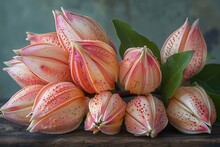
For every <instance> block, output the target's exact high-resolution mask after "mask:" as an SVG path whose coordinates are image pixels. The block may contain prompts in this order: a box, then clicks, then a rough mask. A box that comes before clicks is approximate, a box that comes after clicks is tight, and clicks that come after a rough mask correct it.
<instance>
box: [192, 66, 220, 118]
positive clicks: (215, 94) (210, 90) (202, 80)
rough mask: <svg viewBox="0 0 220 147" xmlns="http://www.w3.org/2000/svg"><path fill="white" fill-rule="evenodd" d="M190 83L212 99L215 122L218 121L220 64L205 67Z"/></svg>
mask: <svg viewBox="0 0 220 147" xmlns="http://www.w3.org/2000/svg"><path fill="white" fill-rule="evenodd" d="M190 82H191V83H196V84H197V85H199V86H201V87H203V88H204V90H205V91H206V92H207V94H208V95H209V96H210V97H211V98H212V100H213V102H214V104H215V108H216V112H217V121H220V64H207V65H205V66H204V68H203V69H202V71H201V72H200V73H199V74H197V75H195V76H194V77H192V79H191V80H190Z"/></svg>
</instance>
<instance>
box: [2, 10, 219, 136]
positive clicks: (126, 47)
mask: <svg viewBox="0 0 220 147" xmlns="http://www.w3.org/2000/svg"><path fill="white" fill-rule="evenodd" d="M61 10H62V12H61V11H58V10H55V11H53V15H54V19H55V25H56V32H50V33H44V34H37V33H32V32H27V40H28V41H29V42H30V45H28V46H25V47H24V48H21V49H18V50H14V52H15V53H16V54H17V56H15V57H13V59H11V60H10V61H7V62H5V64H6V65H7V66H8V67H6V68H4V69H3V70H4V71H6V72H7V73H8V74H9V75H10V76H11V77H12V78H13V79H14V80H15V82H16V83H17V84H18V85H19V86H21V90H19V91H18V92H17V93H15V94H14V95H13V96H12V97H11V98H10V99H9V100H8V102H7V103H6V104H4V105H3V106H2V107H1V109H0V111H1V117H3V118H5V119H8V120H10V121H13V122H15V123H19V124H21V125H26V126H28V128H27V130H29V131H30V132H42V133H48V134H63V133H67V132H70V131H74V130H75V129H77V128H78V126H79V125H80V124H81V123H82V122H83V120H84V129H85V130H86V131H92V132H93V133H94V134H95V133H97V132H99V131H100V132H102V133H105V134H109V135H114V134H117V133H119V132H120V128H121V125H122V124H123V122H124V123H125V126H126V129H127V131H128V132H130V133H132V134H134V135H135V136H151V137H156V136H157V135H158V134H159V133H160V132H161V131H162V130H163V129H164V128H165V127H166V126H167V124H168V122H169V123H170V124H171V125H173V126H174V127H175V128H176V129H177V130H179V131H180V132H183V133H187V134H198V133H211V127H212V125H213V123H215V121H216V119H219V118H220V117H217V115H219V114H220V108H218V107H217V106H218V105H219V104H220V100H219V98H220V93H219V86H218V85H219V84H218V82H219V81H220V64H206V60H207V47H206V43H205V40H204V38H203V35H202V33H201V31H200V28H199V21H198V20H196V21H195V22H194V23H193V24H192V26H191V27H190V25H189V22H188V19H186V21H185V23H184V24H183V25H182V26H181V27H180V28H178V29H177V30H176V31H175V32H173V33H172V34H171V35H170V36H169V37H168V38H167V40H166V41H165V43H164V45H163V46H162V48H161V50H159V49H158V47H157V45H156V44H155V43H154V42H152V41H150V40H148V39H147V38H146V37H144V36H142V35H140V34H139V33H137V32H136V31H135V30H133V29H132V27H131V26H130V25H128V24H127V23H125V22H122V21H120V20H117V19H114V20H113V24H114V27H115V30H116V32H117V35H118V38H119V39H120V41H121V45H120V47H119V50H117V48H116V47H115V46H114V43H113V42H112V41H111V40H110V39H109V38H108V36H107V34H106V33H105V31H104V30H103V29H102V27H101V26H100V25H99V24H98V22H96V21H95V20H94V19H92V18H90V17H88V16H83V15H81V14H76V13H73V12H70V11H68V10H65V9H63V8H61ZM117 51H118V52H119V54H120V56H121V58H122V60H121V61H120V62H119V61H118V52H117ZM214 70H215V73H213V72H212V71H214ZM127 97H129V98H131V100H130V101H129V102H125V98H127ZM215 106H216V107H215ZM84 118H85V119H84Z"/></svg>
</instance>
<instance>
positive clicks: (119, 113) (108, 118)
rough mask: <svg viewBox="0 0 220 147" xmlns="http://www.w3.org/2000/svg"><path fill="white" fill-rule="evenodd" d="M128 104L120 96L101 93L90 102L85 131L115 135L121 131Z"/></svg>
mask: <svg viewBox="0 0 220 147" xmlns="http://www.w3.org/2000/svg"><path fill="white" fill-rule="evenodd" d="M125 107H126V103H125V102H124V101H123V100H122V98H121V97H120V96H119V95H118V94H112V93H111V92H106V91H105V92H101V93H99V94H98V95H96V96H95V97H94V98H92V99H91V100H90V101H89V112H88V114H87V117H86V120H85V130H88V131H93V133H94V134H95V133H97V132H98V131H101V132H102V133H105V134H108V135H113V134H117V133H118V132H119V131H120V128H121V124H122V122H123V118H124V115H125Z"/></svg>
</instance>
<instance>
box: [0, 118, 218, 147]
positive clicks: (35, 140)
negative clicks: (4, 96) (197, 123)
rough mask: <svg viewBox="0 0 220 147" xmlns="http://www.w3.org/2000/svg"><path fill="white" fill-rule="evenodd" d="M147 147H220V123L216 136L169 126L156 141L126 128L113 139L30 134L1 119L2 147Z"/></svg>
mask: <svg viewBox="0 0 220 147" xmlns="http://www.w3.org/2000/svg"><path fill="white" fill-rule="evenodd" d="M30 145H31V146H63V147H66V146H71V147H72V146H84V147H102V146H103V147H106V146H113V147H116V146H120V147H123V146H128V147H129V146H135V147H139V146H147V147H156V146H160V147H166V146H169V147H172V146H178V147H182V146H184V147H185V146H192V147H195V146H196V147H197V146H198V147H200V146H207V147H212V146H213V147H214V146H216V147H217V146H219V147H220V123H216V124H215V125H214V126H213V130H212V134H211V135H210V134H200V135H185V134H182V133H179V132H178V131H177V130H175V129H174V128H173V127H172V126H168V127H167V128H166V129H165V130H164V131H163V132H161V133H160V134H159V135H158V137H156V138H153V139H152V138H149V137H135V136H133V135H132V134H129V133H128V132H126V130H125V128H124V127H123V128H122V130H121V132H120V133H119V134H117V135H113V136H109V135H105V134H102V133H100V132H99V133H97V134H95V135H93V134H92V132H87V131H84V130H83V126H80V128H78V129H77V130H75V131H74V132H71V133H67V134H62V135H48V134H42V133H29V132H28V131H26V127H25V126H21V125H17V124H15V123H12V122H9V121H7V120H5V119H2V118H0V147H2V146H22V147H23V146H30Z"/></svg>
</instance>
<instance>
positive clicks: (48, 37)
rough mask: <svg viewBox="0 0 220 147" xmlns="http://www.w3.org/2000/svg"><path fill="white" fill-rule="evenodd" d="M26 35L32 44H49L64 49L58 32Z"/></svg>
mask: <svg viewBox="0 0 220 147" xmlns="http://www.w3.org/2000/svg"><path fill="white" fill-rule="evenodd" d="M26 34H27V38H26V40H27V41H30V43H31V44H38V43H48V44H52V45H55V46H57V47H60V48H62V46H61V44H60V42H59V40H58V37H57V33H56V32H49V33H44V34H37V33H33V32H26Z"/></svg>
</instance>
